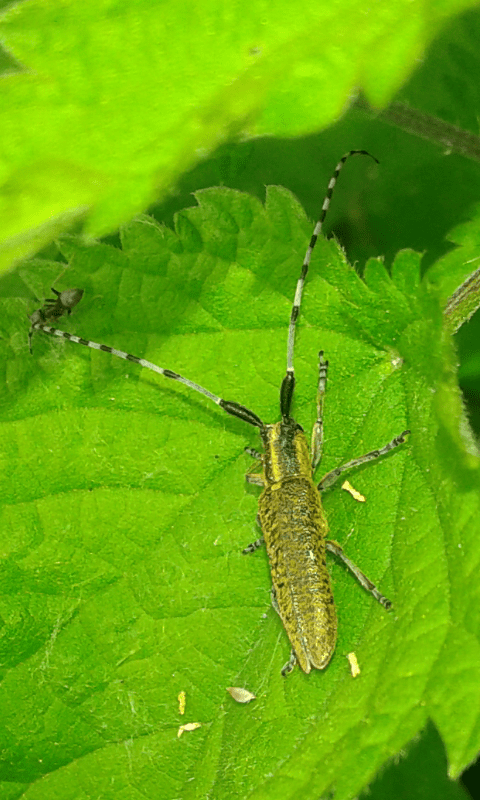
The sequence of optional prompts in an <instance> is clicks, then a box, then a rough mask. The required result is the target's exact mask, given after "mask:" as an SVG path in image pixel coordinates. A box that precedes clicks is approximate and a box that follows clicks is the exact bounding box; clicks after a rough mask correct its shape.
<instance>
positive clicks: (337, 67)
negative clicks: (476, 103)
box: [0, 0, 473, 265]
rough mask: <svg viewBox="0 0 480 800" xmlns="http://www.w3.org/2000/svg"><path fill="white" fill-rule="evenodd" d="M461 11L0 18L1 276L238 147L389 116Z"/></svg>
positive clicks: (71, 7)
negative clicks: (365, 109)
mask: <svg viewBox="0 0 480 800" xmlns="http://www.w3.org/2000/svg"><path fill="white" fill-rule="evenodd" d="M472 4H473V2H472V0H444V2H442V3H441V4H435V3H433V4H421V3H418V2H417V3H413V4H412V3H411V2H410V0H389V2H388V3H377V4H374V5H373V6H371V7H370V6H369V7H368V8H366V6H365V3H364V2H362V1H361V0H342V1H341V2H337V3H335V4H332V3H331V2H327V0H324V2H319V0H307V1H306V2H305V0H302V1H301V2H299V0H288V2H286V0H275V2H272V0H270V2H268V3H265V2H261V1H260V0H258V1H257V2H253V3H248V4H245V3H243V2H238V1H235V0H228V2H225V0H201V2H198V1H197V0H184V2H181V3H169V4H167V3H158V2H145V0H141V1H139V0H134V1H133V2H132V0H128V2H126V1H125V0H29V2H28V3H26V2H24V3H18V4H16V5H14V6H11V7H9V8H8V9H7V10H6V11H5V12H4V13H3V15H2V17H1V19H0V42H1V44H2V45H3V47H4V48H5V50H6V51H7V53H8V55H9V56H10V59H11V63H12V64H13V65H14V66H15V68H10V70H9V71H7V72H5V73H4V75H3V80H2V93H1V100H0V127H1V130H2V137H1V155H0V173H1V184H2V196H1V207H2V213H1V215H0V219H1V221H2V228H1V231H0V240H1V241H2V243H3V244H2V258H1V261H2V263H3V264H4V265H8V264H9V263H11V261H12V259H14V258H18V257H21V256H22V255H26V254H29V253H32V252H35V251H37V250H38V249H39V248H40V247H41V246H42V244H43V243H44V242H48V241H50V240H51V239H52V238H53V237H54V236H55V235H57V234H58V231H60V230H64V229H65V228H66V227H67V226H69V225H71V224H72V221H74V222H75V221H78V220H79V219H83V218H84V217H85V215H87V214H90V216H89V221H88V226H89V228H88V229H89V231H90V232H92V233H94V234H98V233H99V232H106V231H111V230H112V229H115V228H116V227H117V225H118V223H119V222H120V221H122V220H125V219H129V218H130V216H131V215H132V213H135V212H138V211H143V210H144V209H145V208H146V206H147V205H148V204H149V203H151V202H152V201H153V199H154V198H155V197H156V196H158V192H159V191H165V190H166V189H167V188H170V187H171V186H172V184H173V183H174V182H175V181H176V179H177V178H178V176H179V175H180V174H181V173H182V171H184V170H185V169H186V168H187V167H189V166H191V165H192V164H194V163H196V162H197V161H198V160H199V158H202V157H203V156H204V155H205V154H206V153H208V152H210V151H211V150H212V149H214V148H215V147H216V146H217V145H218V144H219V142H222V141H224V140H225V139H227V138H231V137H232V136H234V135H237V134H238V133H241V134H242V135H259V134H260V135H264V134H273V135H281V136H292V135H298V134H303V133H308V132H311V131H314V130H318V129H321V128H324V127H326V126H327V125H329V124H331V123H332V122H333V121H334V120H336V119H338V117H339V115H340V114H341V113H342V111H343V109H344V108H345V107H346V105H347V104H348V102H349V100H350V99H351V97H352V96H353V94H354V93H355V92H356V91H357V90H358V89H362V90H363V91H364V93H365V95H366V96H367V97H368V98H369V100H370V101H371V102H372V103H373V104H374V105H379V106H380V105H384V104H386V103H387V102H388V101H389V100H390V99H391V97H392V95H393V94H394V92H395V91H396V90H397V89H398V87H399V86H400V85H401V83H402V82H403V81H404V80H405V78H406V77H407V76H408V75H409V73H410V72H411V70H412V69H414V67H415V66H416V65H417V63H418V60H419V58H420V57H421V55H422V53H423V51H424V49H425V47H426V45H427V44H428V43H429V42H430V40H431V39H432V37H433V36H434V35H435V34H436V33H437V32H438V30H439V28H440V26H441V25H442V24H444V23H445V21H446V20H447V19H448V18H449V17H450V16H451V15H453V14H456V13H458V12H460V11H461V10H463V9H465V8H468V7H470V6H471V5H472Z"/></svg>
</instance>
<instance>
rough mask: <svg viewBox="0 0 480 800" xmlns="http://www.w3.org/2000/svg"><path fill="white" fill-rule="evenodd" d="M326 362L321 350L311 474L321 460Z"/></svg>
mask: <svg viewBox="0 0 480 800" xmlns="http://www.w3.org/2000/svg"><path fill="white" fill-rule="evenodd" d="M327 371H328V361H325V359H324V357H323V350H320V352H319V354H318V390H317V419H316V421H315V425H314V426H313V430H312V443H311V453H312V472H315V470H316V468H317V467H318V465H319V463H320V461H321V458H322V448H323V403H324V399H325V391H326V388H327Z"/></svg>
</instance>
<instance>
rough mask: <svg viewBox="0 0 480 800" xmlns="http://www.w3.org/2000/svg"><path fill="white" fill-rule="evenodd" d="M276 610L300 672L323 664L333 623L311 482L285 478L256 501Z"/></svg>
mask: <svg viewBox="0 0 480 800" xmlns="http://www.w3.org/2000/svg"><path fill="white" fill-rule="evenodd" d="M258 511H259V518H260V524H261V528H262V532H263V536H264V539H265V544H266V547H267V552H268V558H269V561H270V571H271V575H272V583H273V589H274V593H275V599H276V603H277V605H278V612H279V614H280V617H281V620H282V622H283V624H284V627H285V630H286V632H287V634H288V638H289V639H290V643H291V645H292V648H293V650H294V652H295V655H296V657H297V659H298V662H299V664H300V666H301V668H302V669H303V671H304V672H307V673H308V672H310V670H311V668H312V667H315V668H316V669H323V668H324V667H326V666H327V664H328V662H329V661H330V658H331V656H332V654H333V651H334V649H335V642H336V638H337V619H336V614H335V606H334V603H333V594H332V589H331V585H330V577H329V574H328V571H327V566H326V558H325V537H326V535H327V531H328V526H327V520H326V517H325V514H324V511H323V508H322V504H321V500H320V495H319V492H318V489H317V488H316V486H315V484H314V483H313V481H312V480H311V479H310V478H307V477H304V476H301V477H300V476H298V477H291V478H286V479H284V480H282V481H279V482H278V483H274V484H272V485H270V486H269V487H268V488H266V489H265V490H264V491H263V492H262V495H261V497H260V499H259V506H258Z"/></svg>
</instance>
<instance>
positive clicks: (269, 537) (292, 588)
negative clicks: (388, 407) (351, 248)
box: [30, 150, 410, 675]
mask: <svg viewBox="0 0 480 800" xmlns="http://www.w3.org/2000/svg"><path fill="white" fill-rule="evenodd" d="M356 154H362V155H367V156H370V153H368V152H367V151H366V150H351V151H350V152H349V153H346V154H345V155H344V156H343V157H342V158H341V159H340V161H339V162H338V164H337V166H336V168H335V172H334V173H333V175H332V177H331V179H330V182H329V184H328V189H327V194H326V196H325V199H324V201H323V205H322V210H321V214H320V218H319V220H318V222H317V224H316V225H315V228H314V231H313V235H312V238H311V240H310V244H309V245H308V248H307V252H306V254H305V259H304V262H303V266H302V270H301V273H300V277H299V278H298V281H297V288H296V291H295V298H294V301H293V306H292V311H291V315H290V324H289V330H288V344H287V371H286V375H285V377H284V379H283V381H282V384H281V388H280V415H281V420H280V422H275V423H273V424H265V423H264V422H263V421H262V420H261V419H260V417H258V416H257V415H256V414H255V413H254V412H253V411H250V409H248V408H246V407H245V406H243V405H241V404H240V403H237V402H233V401H230V400H224V399H223V398H221V397H218V396H217V395H215V394H213V393H212V392H210V391H208V389H204V388H203V386H199V384H198V383H194V382H193V381H191V380H189V379H188V378H184V377H183V376H182V375H179V374H178V373H176V372H173V371H172V370H170V369H164V368H163V367H158V366H157V365H156V364H152V363H151V362H150V361H146V360H145V359H144V358H138V357H137V356H133V355H131V354H130V353H124V352H122V351H121V350H116V349H115V348H114V347H109V346H108V345H105V344H98V343H97V342H92V341H89V340H88V339H82V338H81V337H79V336H75V335H73V334H71V333H67V332H65V331H61V330H58V329H57V328H51V327H49V326H48V325H45V321H44V319H42V318H41V317H40V318H38V314H39V312H38V311H37V312H34V314H32V316H31V317H30V320H31V323H32V328H31V331H32V332H33V331H43V333H47V334H50V335H52V336H60V337H62V338H63V339H68V340H69V341H71V342H75V343H76V344H83V345H85V346H86V347H91V348H92V349H94V350H103V351H105V352H106V353H110V354H111V355H113V356H117V357H118V358H123V359H125V360H127V361H133V362H134V363H135V364H140V366H141V367H145V368H146V369H150V370H152V371H153V372H157V373H158V374H160V375H163V376H164V377H165V378H171V379H172V380H174V381H179V382H180V383H183V384H184V385H185V386H188V387H189V388H190V389H193V391H195V392H199V393H200V394H203V395H205V397H208V399H209V400H212V401H213V402H214V403H216V404H217V405H218V406H220V408H222V409H223V410H224V411H226V412H227V414H231V415H232V416H234V417H238V418H239V419H241V420H243V421H244V422H246V423H248V424H249V425H253V426H254V427H256V428H258V429H259V432H260V437H261V439H262V444H263V447H264V453H263V454H260V453H258V452H257V451H256V450H252V449H251V448H246V450H247V452H248V453H249V454H250V455H251V456H253V458H255V459H258V460H259V461H260V462H261V465H262V473H261V474H260V473H253V472H251V471H250V472H248V473H247V475H246V480H247V481H248V482H249V483H253V484H255V485H257V486H260V487H261V488H262V490H263V491H262V493H261V495H260V498H259V501H258V521H259V524H260V527H261V530H262V534H263V536H262V538H261V539H258V540H257V541H256V542H253V543H252V544H251V545H249V546H248V547H246V548H245V550H244V551H243V552H244V553H250V552H253V551H254V550H256V549H257V547H259V546H260V545H261V544H262V543H263V542H264V543H265V545H266V547H267V553H268V558H269V561H270V572H271V576H272V603H273V606H274V608H275V610H276V611H277V612H278V614H279V616H280V618H281V620H282V623H283V625H284V627H285V630H286V632H287V635H288V638H289V639H290V643H291V646H292V651H291V656H290V659H289V661H288V662H287V663H286V664H285V666H284V667H283V669H282V674H283V675H286V674H287V673H288V672H290V671H291V670H292V669H293V667H294V665H295V664H296V663H297V661H298V663H299V664H300V667H301V668H302V670H303V671H304V672H306V673H309V672H310V670H311V669H312V668H315V669H324V667H326V666H327V664H328V662H329V661H330V659H331V657H332V654H333V651H334V649H335V643H336V637H337V620H336V614H335V606H334V602H333V595H332V589H331V585H330V577H329V574H328V570H327V566H326V550H328V551H329V552H331V553H333V554H334V555H336V556H337V557H338V558H340V559H341V560H342V561H343V563H344V564H345V565H346V566H347V567H348V569H349V570H350V571H351V572H352V573H353V575H354V576H355V577H356V578H357V580H358V581H359V582H360V583H361V585H362V586H363V587H364V588H365V589H366V590H367V591H369V592H371V593H372V595H373V596H374V597H375V599H376V600H378V602H379V603H381V604H382V605H383V607H384V608H386V609H389V608H390V606H391V603H390V600H387V598H386V597H384V596H383V595H382V594H381V593H380V592H379V591H378V589H377V588H376V586H375V585H374V584H373V583H372V582H371V581H370V580H369V579H368V578H367V577H366V576H365V575H364V574H363V573H362V572H361V571H360V570H359V569H358V567H357V566H355V564H354V563H353V562H352V561H350V559H349V558H348V557H347V556H346V555H345V553H344V552H343V550H342V548H341V547H340V545H339V544H337V543H336V542H333V541H330V540H328V539H327V533H328V525H327V519H326V516H325V512H324V510H323V507H322V503H321V499H320V492H322V491H323V490H324V489H327V488H328V487H330V486H332V485H333V484H334V483H335V481H336V480H337V479H338V477H339V476H340V475H341V474H342V473H343V472H345V471H346V470H349V469H351V468H352V467H357V466H359V465H360V464H365V463H366V462H367V461H373V460H374V459H376V458H379V457H380V456H383V455H385V454H386V453H388V452H389V451H390V450H393V449H394V448H396V447H398V446H399V445H401V444H403V443H404V441H405V437H406V436H407V435H408V434H409V433H410V431H408V430H406V431H403V433H401V434H400V435H399V436H396V437H395V438H394V439H392V441H391V442H389V443H388V444H386V445H384V446H383V447H381V448H380V449H379V450H373V451H372V452H370V453H367V454H366V455H363V456H360V458H355V459H353V460H352V461H348V462H347V463H346V464H343V465H342V466H340V467H337V468H336V469H334V470H332V471H331V472H329V473H327V475H325V476H324V477H323V478H322V480H321V481H320V483H319V484H318V485H317V486H316V485H315V483H314V479H313V478H314V473H315V470H316V468H317V467H318V465H319V463H320V460H321V456H322V443H323V404H324V396H325V389H326V383H327V368H328V361H326V360H325V359H324V357H323V351H320V354H319V380H318V391H317V419H316V422H315V425H314V427H313V432H312V442H311V454H310V453H309V449H308V445H307V439H306V436H305V433H304V431H303V428H302V427H301V426H300V425H299V424H298V422H295V420H294V419H293V417H292V414H291V406H292V399H293V391H294V387H295V373H294V366H293V354H294V342H295V326H296V321H297V317H298V314H299V310H300V304H301V300H302V292H303V286H304V283H305V278H306V275H307V272H308V267H309V264H310V259H311V255H312V251H313V248H314V247H315V243H316V241H317V238H318V236H319V235H320V232H321V230H322V224H323V221H324V219H325V215H326V213H327V210H328V207H329V204H330V199H331V196H332V193H333V189H334V186H335V183H336V181H337V178H338V175H339V172H340V170H341V169H342V167H343V164H344V163H345V161H346V160H347V158H349V156H353V155H356ZM370 157H371V158H374V157H373V156H370ZM374 160H375V161H377V159H375V158H374ZM377 163H378V162H377ZM68 291H69V292H70V293H71V294H70V295H69V296H70V297H72V298H78V299H76V300H75V302H78V300H79V299H80V297H81V294H80V293H81V290H79V289H76V290H68ZM63 295H65V292H62V294H61V295H59V300H60V297H62V296H63ZM59 300H57V303H58V302H59ZM68 310H69V309H68ZM47 311H48V309H47ZM62 313H63V312H62ZM51 316H55V315H54V314H53V313H52V314H51Z"/></svg>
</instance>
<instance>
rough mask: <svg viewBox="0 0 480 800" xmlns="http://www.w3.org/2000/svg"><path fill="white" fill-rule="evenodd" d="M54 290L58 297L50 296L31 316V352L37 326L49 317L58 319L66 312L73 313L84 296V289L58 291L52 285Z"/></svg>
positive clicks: (29, 333) (29, 345)
mask: <svg viewBox="0 0 480 800" xmlns="http://www.w3.org/2000/svg"><path fill="white" fill-rule="evenodd" d="M52 292H53V293H54V294H55V295H56V297H48V298H47V299H46V300H45V304H44V305H43V306H42V308H38V309H37V310H36V311H34V312H33V314H30V316H29V320H30V322H31V323H32V325H31V328H30V330H29V332H28V347H29V349H30V352H32V336H33V334H34V333H35V331H36V330H37V327H36V326H37V325H42V323H44V322H47V320H49V319H58V317H63V315H64V314H71V313H72V308H75V306H76V305H77V303H79V302H80V300H81V299H82V297H83V289H65V290H64V291H63V292H57V290H56V289H54V288H53V286H52Z"/></svg>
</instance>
